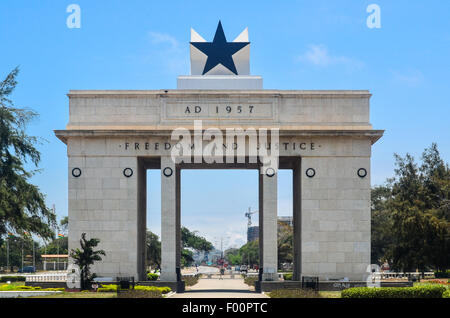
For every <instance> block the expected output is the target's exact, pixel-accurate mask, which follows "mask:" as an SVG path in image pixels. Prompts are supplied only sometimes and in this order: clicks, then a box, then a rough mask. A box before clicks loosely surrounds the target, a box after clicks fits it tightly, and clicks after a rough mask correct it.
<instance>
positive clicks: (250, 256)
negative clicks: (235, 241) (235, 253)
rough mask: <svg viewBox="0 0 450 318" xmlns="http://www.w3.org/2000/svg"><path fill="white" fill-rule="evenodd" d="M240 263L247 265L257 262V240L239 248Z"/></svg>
mask: <svg viewBox="0 0 450 318" xmlns="http://www.w3.org/2000/svg"><path fill="white" fill-rule="evenodd" d="M239 254H240V255H241V257H242V263H243V264H247V265H254V264H259V241H258V240H256V241H251V242H248V243H247V244H245V245H243V246H242V247H241V248H240V249H239Z"/></svg>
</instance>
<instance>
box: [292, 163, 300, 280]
mask: <svg viewBox="0 0 450 318" xmlns="http://www.w3.org/2000/svg"><path fill="white" fill-rule="evenodd" d="M292 179H293V180H292V196H293V211H292V214H293V215H292V216H293V223H294V224H293V225H294V235H293V245H294V259H293V261H294V268H293V278H292V279H293V280H294V281H300V280H301V273H302V206H301V203H302V198H301V195H302V194H301V189H302V170H301V159H300V158H296V159H294V161H293V168H292Z"/></svg>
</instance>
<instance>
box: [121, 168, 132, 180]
mask: <svg viewBox="0 0 450 318" xmlns="http://www.w3.org/2000/svg"><path fill="white" fill-rule="evenodd" d="M123 175H124V176H125V177H127V178H129V177H131V176H132V175H133V169H131V168H125V169H123Z"/></svg>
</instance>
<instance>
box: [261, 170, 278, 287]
mask: <svg viewBox="0 0 450 318" xmlns="http://www.w3.org/2000/svg"><path fill="white" fill-rule="evenodd" d="M261 172H263V173H261ZM277 180H278V172H277V171H274V170H273V169H271V168H268V169H266V168H264V167H263V168H261V170H260V174H259V187H260V189H259V201H260V203H259V231H260V233H259V234H260V236H259V239H260V242H259V245H260V256H259V257H260V264H261V267H262V268H263V276H262V280H278V278H277V269H278V250H277V231H278V227H277V218H278V215H277V188H278V182H277Z"/></svg>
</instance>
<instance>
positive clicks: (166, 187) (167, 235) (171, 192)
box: [160, 156, 179, 282]
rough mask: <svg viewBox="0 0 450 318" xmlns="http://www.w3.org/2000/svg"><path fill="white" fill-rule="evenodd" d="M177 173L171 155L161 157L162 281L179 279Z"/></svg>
mask: <svg viewBox="0 0 450 318" xmlns="http://www.w3.org/2000/svg"><path fill="white" fill-rule="evenodd" d="M176 184H177V173H176V166H175V163H174V162H173V161H172V158H171V157H170V156H163V157H161V278H160V279H161V281H170V282H176V281H177V274H176V267H177V250H178V247H177V245H179V242H177V237H178V235H177V189H176Z"/></svg>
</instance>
